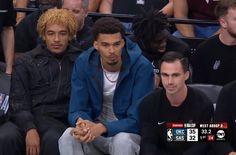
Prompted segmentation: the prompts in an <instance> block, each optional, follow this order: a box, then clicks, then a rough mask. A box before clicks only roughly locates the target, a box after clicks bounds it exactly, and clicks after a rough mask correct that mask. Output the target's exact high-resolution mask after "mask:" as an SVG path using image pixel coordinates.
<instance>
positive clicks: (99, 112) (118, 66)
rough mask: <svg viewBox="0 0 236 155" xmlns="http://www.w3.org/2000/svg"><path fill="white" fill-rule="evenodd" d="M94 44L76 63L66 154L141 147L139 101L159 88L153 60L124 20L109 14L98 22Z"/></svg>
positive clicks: (64, 146) (129, 151)
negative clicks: (128, 33) (129, 32)
mask: <svg viewBox="0 0 236 155" xmlns="http://www.w3.org/2000/svg"><path fill="white" fill-rule="evenodd" d="M93 37H94V44H93V45H94V48H90V49H89V50H88V51H86V52H84V53H83V54H82V55H81V56H80V57H79V58H78V59H77V60H76V63H75V65H74V70H73V74H72V92H71V101H70V111H69V121H70V124H71V125H72V126H75V127H73V128H68V129H67V130H66V131H65V132H64V134H63V135H62V137H61V138H60V140H59V149H60V153H61V155H74V154H80V155H83V154H86V155H87V154H93V155H94V154H96V155H98V154H112V155H118V154H122V155H126V154H127V155H132V154H138V153H139V143H140V136H139V135H138V134H139V118H138V115H139V104H140V102H141V100H142V98H143V97H144V96H145V95H146V94H147V93H149V92H150V91H151V90H152V89H153V88H154V82H153V70H152V65H151V64H150V62H149V61H148V60H147V59H146V58H144V57H143V56H142V55H141V51H140V48H139V47H138V45H137V44H135V43H133V42H131V41H130V40H128V39H127V38H125V37H124V28H123V26H122V24H121V23H120V22H119V21H118V20H117V19H114V18H111V17H105V18H100V19H99V20H97V21H96V23H95V25H94V27H93Z"/></svg>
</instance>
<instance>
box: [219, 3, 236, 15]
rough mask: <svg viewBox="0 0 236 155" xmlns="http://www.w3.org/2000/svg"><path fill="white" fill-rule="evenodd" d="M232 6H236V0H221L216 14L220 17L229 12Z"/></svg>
mask: <svg viewBox="0 0 236 155" xmlns="http://www.w3.org/2000/svg"><path fill="white" fill-rule="evenodd" d="M230 8H236V0H220V1H219V2H218V3H217V5H216V7H215V15H216V17H218V18H220V17H222V16H224V15H226V14H227V13H228V10H229V9H230Z"/></svg>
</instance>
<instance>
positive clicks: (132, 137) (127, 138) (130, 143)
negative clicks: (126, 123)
mask: <svg viewBox="0 0 236 155" xmlns="http://www.w3.org/2000/svg"><path fill="white" fill-rule="evenodd" d="M139 143H140V136H139V135H136V134H130V133H124V132H121V133H118V134H117V135H115V136H114V137H113V138H112V148H113V149H119V150H126V149H133V148H137V147H138V146H139Z"/></svg>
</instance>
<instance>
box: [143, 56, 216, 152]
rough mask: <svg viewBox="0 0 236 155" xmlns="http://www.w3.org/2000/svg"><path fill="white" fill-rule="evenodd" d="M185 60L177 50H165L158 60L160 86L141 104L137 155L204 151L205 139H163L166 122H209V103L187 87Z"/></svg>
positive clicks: (211, 106) (205, 150) (187, 73)
mask: <svg viewBox="0 0 236 155" xmlns="http://www.w3.org/2000/svg"><path fill="white" fill-rule="evenodd" d="M188 69H189V68H188V60H187V58H184V57H183V56H182V55H181V54H180V53H177V52H167V53H166V54H165V55H164V56H163V57H162V58H161V60H160V76H161V80H162V84H163V87H164V89H157V90H155V91H154V92H153V93H151V94H150V95H148V96H147V97H145V98H144V100H143V102H142V104H141V108H140V109H141V115H140V124H141V150H140V154H141V155H157V154H161V155H173V154H175V155H206V152H207V151H208V150H207V145H206V144H205V143H200V142H198V143H194V142H186V141H183V142H175V141H171V142H169V141H167V136H169V138H171V134H170V133H168V134H167V124H168V122H169V123H170V122H176V123H201V122H204V123H206V122H209V121H210V120H211V117H212V115H213V105H212V104H211V103H210V101H209V99H208V98H207V97H206V96H205V95H204V94H203V93H201V92H199V91H197V90H195V89H193V88H190V87H187V85H186V84H185V81H186V80H187V79H188V77H189V70H188Z"/></svg>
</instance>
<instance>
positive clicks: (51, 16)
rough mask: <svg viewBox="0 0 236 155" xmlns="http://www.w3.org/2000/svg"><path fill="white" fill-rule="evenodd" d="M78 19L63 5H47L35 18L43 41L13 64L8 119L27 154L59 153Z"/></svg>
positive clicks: (45, 154) (75, 55)
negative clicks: (21, 137)
mask: <svg viewBox="0 0 236 155" xmlns="http://www.w3.org/2000/svg"><path fill="white" fill-rule="evenodd" d="M77 27H78V23H77V20H76V18H75V17H74V15H73V14H72V13H70V12H69V11H68V10H66V9H49V10H48V11H47V12H45V13H44V14H43V15H42V16H41V17H40V18H39V21H38V24H37V31H38V33H39V35H40V36H41V37H42V39H43V41H44V42H45V43H44V44H41V45H39V46H37V47H36V48H35V49H33V50H32V51H30V52H27V53H25V54H23V55H22V56H21V57H19V59H18V60H17V61H16V63H15V65H14V68H13V75H12V84H11V92H10V97H11V98H10V104H11V109H12V113H13V117H12V120H13V121H14V123H16V124H17V125H18V126H19V128H20V129H21V130H22V132H23V133H24V135H25V144H26V153H27V155H35V154H37V155H38V154H41V155H59V151H58V144H57V141H58V139H59V137H60V136H61V134H62V133H63V132H64V130H65V129H66V128H67V126H68V123H67V115H68V105H69V98H70V89H71V82H70V81H71V72H72V68H73V64H74V61H75V59H76V58H77V55H78V52H79V50H77V49H75V48H74V47H72V46H71V45H70V42H71V40H72V39H73V38H74V36H75V34H76V31H77Z"/></svg>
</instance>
